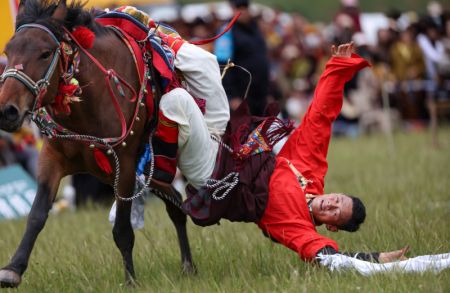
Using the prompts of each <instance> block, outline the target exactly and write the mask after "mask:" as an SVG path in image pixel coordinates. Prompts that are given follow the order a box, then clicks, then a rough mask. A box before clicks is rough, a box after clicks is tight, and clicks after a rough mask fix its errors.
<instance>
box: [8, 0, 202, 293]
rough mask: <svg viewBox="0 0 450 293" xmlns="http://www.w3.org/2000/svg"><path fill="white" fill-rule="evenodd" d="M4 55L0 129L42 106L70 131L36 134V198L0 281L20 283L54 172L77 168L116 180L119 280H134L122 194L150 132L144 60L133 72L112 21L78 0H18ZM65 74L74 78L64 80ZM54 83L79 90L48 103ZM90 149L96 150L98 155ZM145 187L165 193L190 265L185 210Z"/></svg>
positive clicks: (52, 192)
mask: <svg viewBox="0 0 450 293" xmlns="http://www.w3.org/2000/svg"><path fill="white" fill-rule="evenodd" d="M78 26H84V27H86V28H87V29H88V30H90V31H91V32H93V33H94V34H95V40H94V41H93V44H92V48H89V49H83V48H82V46H81V45H80V44H79V42H78V41H77V40H76V39H75V38H73V35H72V34H71V32H72V31H73V30H74V28H76V27H78ZM74 52H78V54H74ZM5 54H6V55H7V58H8V67H7V68H6V69H5V71H4V73H3V75H2V76H1V78H0V83H1V85H0V86H1V87H0V128H1V129H3V130H6V131H9V132H12V131H15V130H17V129H19V128H20V127H21V125H22V123H23V121H24V120H25V119H28V118H27V117H28V116H31V117H32V119H33V118H36V117H38V115H37V113H38V111H40V110H43V109H45V110H46V113H47V114H48V116H49V117H50V118H51V121H53V122H54V124H56V125H58V126H59V127H63V128H64V129H70V133H69V134H66V135H65V136H64V135H59V136H58V135H54V136H53V137H52V136H51V135H50V136H48V137H47V136H45V137H44V142H43V146H42V150H41V152H40V156H39V161H38V176H37V185H38V188H37V193H36V197H35V199H34V202H33V205H32V208H31V211H30V213H29V215H28V219H27V226H26V230H25V233H24V235H23V238H22V240H21V242H20V244H19V246H18V248H17V250H16V252H15V254H14V256H13V257H12V259H11V260H10V262H9V264H8V265H6V266H5V267H4V268H3V269H2V270H0V285H1V287H17V286H18V285H19V284H20V282H21V279H22V275H23V274H24V272H25V270H26V269H27V266H28V261H29V257H30V254H31V251H32V249H33V246H34V244H35V241H36V239H37V237H38V234H39V233H40V231H41V230H42V229H43V228H44V226H45V223H46V220H47V218H48V213H49V210H50V208H51V207H52V203H53V201H54V200H55V196H56V192H57V190H58V186H59V183H60V180H61V178H63V177H64V176H67V175H71V174H75V173H80V172H83V173H89V174H92V175H94V176H95V177H97V178H99V179H100V180H101V181H103V182H106V183H108V184H111V185H114V186H115V187H116V191H117V193H116V202H117V210H116V220H115V223H114V226H113V230H112V233H113V238H114V242H115V244H116V246H117V247H118V249H119V250H120V253H121V256H122V259H123V264H124V269H125V281H126V283H127V284H134V280H135V278H136V275H135V271H134V265H133V256H132V252H133V246H134V232H133V229H132V226H131V224H130V211H131V201H130V199H132V198H134V197H135V196H132V195H133V192H134V186H135V181H136V180H135V179H136V176H135V171H136V165H137V161H138V159H137V158H138V157H139V154H140V153H141V151H142V148H143V142H142V140H143V139H142V138H144V137H149V133H150V132H151V131H152V127H149V126H148V125H149V123H146V121H147V122H148V121H150V119H156V118H155V116H157V115H155V114H154V111H152V110H149V108H148V107H146V106H145V104H144V103H143V101H142V100H143V98H141V97H142V93H146V92H147V89H148V87H147V86H145V85H144V86H143V84H145V83H147V82H151V81H152V80H155V79H156V80H157V78H158V74H157V73H155V71H154V70H152V68H151V66H150V68H148V72H150V73H151V74H149V75H148V76H147V75H145V74H144V76H142V74H140V73H139V72H138V70H137V68H136V67H137V66H135V64H136V63H135V59H134V57H133V55H132V53H131V52H130V49H129V44H127V43H126V42H125V41H124V40H123V39H122V38H121V37H120V36H119V35H118V34H117V32H115V31H114V30H113V29H110V28H108V27H104V26H102V25H100V24H98V23H96V21H95V13H94V12H93V11H87V10H85V9H84V8H83V4H82V3H81V2H79V1H74V2H72V3H71V4H69V5H67V4H66V0H60V1H59V3H58V4H56V3H54V2H52V1H51V0H22V1H21V2H20V4H19V10H18V16H17V20H16V32H15V34H14V35H13V37H12V38H11V40H10V41H9V42H8V43H7V45H6V49H5ZM75 56H77V57H75ZM74 80H75V81H76V83H72V81H74ZM62 81H66V83H64V82H62ZM61 83H62V84H63V85H66V86H70V85H74V88H76V89H77V90H80V91H81V92H80V91H78V94H79V97H77V99H73V100H70V101H66V100H64V101H65V102H66V103H65V104H64V103H63V106H64V107H66V108H65V109H66V110H69V111H70V113H69V114H67V113H61V112H58V111H56V110H55V109H57V107H56V106H54V105H55V101H56V99H57V98H58V93H59V91H60V85H61ZM153 84H154V88H156V89H155V90H154V96H153V100H155V101H156V100H157V98H158V94H160V90H158V86H157V82H153ZM68 102H71V103H70V104H69V103H68ZM155 104H156V102H155ZM59 106H61V103H60V104H59ZM154 108H155V109H156V108H157V107H156V106H154ZM117 116H118V119H114V118H115V117H117ZM33 121H35V122H36V121H37V120H36V119H33ZM153 121H154V120H153ZM47 134H48V133H47ZM64 138H67V139H64ZM108 138H114V139H108ZM96 151H97V153H99V152H100V155H99V156H98V157H96V154H95V153H96ZM105 151H107V154H106V155H105V154H104V152H105ZM99 162H100V163H99ZM102 162H103V164H105V162H106V166H108V162H115V163H116V167H117V166H118V165H119V166H120V169H118V168H116V169H114V170H110V172H105V168H106V167H105V166H103V167H102V166H101V163H102ZM119 173H120V176H118V175H119ZM148 182H150V180H149V181H148ZM150 186H151V188H153V189H155V190H157V191H159V194H165V195H166V196H165V197H162V198H163V200H164V203H165V205H166V210H167V212H168V214H169V217H170V219H171V221H172V222H173V223H174V225H175V228H176V231H177V236H178V240H179V246H180V251H181V261H182V270H183V272H186V273H195V271H196V269H195V266H194V264H193V262H192V257H191V251H190V246H189V241H188V236H187V231H186V222H187V217H186V215H185V214H184V213H183V212H181V210H180V209H179V208H178V207H176V205H175V204H174V203H176V202H177V200H180V195H179V193H177V192H176V190H175V189H174V188H173V187H172V186H171V185H169V184H164V183H162V182H158V181H156V180H152V181H151V183H150Z"/></svg>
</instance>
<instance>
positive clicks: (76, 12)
mask: <svg viewBox="0 0 450 293" xmlns="http://www.w3.org/2000/svg"><path fill="white" fill-rule="evenodd" d="M84 5H85V2H81V1H79V0H74V1H72V3H70V4H67V16H66V19H65V20H64V23H61V22H60V21H57V20H55V19H53V18H52V17H51V16H52V15H53V12H54V11H55V9H56V7H57V3H55V0H22V5H21V8H20V10H19V14H18V15H17V19H16V29H17V28H18V27H20V26H22V25H24V24H28V23H38V24H41V25H44V26H46V27H47V28H49V29H50V30H51V31H52V32H53V33H54V34H55V36H56V37H57V38H58V39H61V38H62V34H63V30H62V26H63V25H64V26H65V27H66V28H67V29H69V30H72V29H73V28H74V27H77V26H85V27H88V28H89V29H91V30H93V31H94V32H95V33H96V34H101V33H103V32H105V31H106V30H105V29H104V28H103V27H102V26H100V25H98V24H97V23H96V22H95V11H94V10H90V11H87V10H85V9H84Z"/></svg>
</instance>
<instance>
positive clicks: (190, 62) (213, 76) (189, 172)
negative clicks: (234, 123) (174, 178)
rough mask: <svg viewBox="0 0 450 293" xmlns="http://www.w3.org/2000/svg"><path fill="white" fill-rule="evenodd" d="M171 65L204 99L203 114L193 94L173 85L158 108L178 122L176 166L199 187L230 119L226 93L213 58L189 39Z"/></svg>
mask: <svg viewBox="0 0 450 293" xmlns="http://www.w3.org/2000/svg"><path fill="white" fill-rule="evenodd" d="M175 67H177V68H178V69H179V70H181V71H182V72H183V75H184V78H185V80H186V83H187V85H188V87H189V91H190V92H192V94H193V95H195V96H196V97H197V98H201V99H204V100H205V101H206V111H205V115H203V114H202V113H201V111H200V109H199V107H198V106H197V104H196V103H195V101H194V99H193V97H192V96H191V95H190V94H189V93H188V92H187V91H186V90H184V89H182V88H176V89H174V90H172V91H170V92H168V93H166V94H164V95H163V96H162V97H161V102H160V105H159V107H160V110H161V111H162V113H163V114H164V116H166V117H167V118H169V119H170V120H172V121H175V122H176V123H177V124H178V131H179V133H178V159H177V161H178V168H179V169H180V170H181V173H182V174H183V175H184V176H185V177H186V179H187V180H188V182H189V183H191V184H192V185H193V186H194V187H196V188H199V187H201V186H202V185H204V184H205V183H206V180H207V179H208V178H210V177H211V174H212V172H213V170H214V164H215V159H216V155H217V150H218V144H217V142H216V141H214V140H212V139H211V135H214V136H216V137H218V138H220V137H221V136H222V135H223V134H224V132H225V129H226V126H227V123H228V120H229V119H230V110H229V106H228V100H227V96H226V94H225V90H224V89H223V87H222V82H221V77H220V69H219V65H218V63H217V59H216V57H215V56H214V55H212V54H211V53H209V52H207V51H205V50H203V49H201V48H199V47H197V46H195V45H191V44H189V43H185V44H183V45H182V46H181V48H180V50H179V51H178V53H177V56H176V59H175Z"/></svg>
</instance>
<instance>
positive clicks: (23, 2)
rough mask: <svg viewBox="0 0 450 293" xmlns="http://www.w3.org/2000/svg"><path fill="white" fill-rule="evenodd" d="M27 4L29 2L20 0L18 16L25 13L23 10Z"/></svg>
mask: <svg viewBox="0 0 450 293" xmlns="http://www.w3.org/2000/svg"><path fill="white" fill-rule="evenodd" d="M25 2H27V0H20V2H19V9H17V14H18V15H19V14H21V13H22V12H23V10H24V9H25ZM16 3H17V2H16Z"/></svg>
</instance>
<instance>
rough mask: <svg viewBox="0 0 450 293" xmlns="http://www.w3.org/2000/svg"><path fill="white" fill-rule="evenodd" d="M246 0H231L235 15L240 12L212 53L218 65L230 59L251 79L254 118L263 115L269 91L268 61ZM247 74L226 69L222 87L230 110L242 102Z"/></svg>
mask: <svg viewBox="0 0 450 293" xmlns="http://www.w3.org/2000/svg"><path fill="white" fill-rule="evenodd" d="M249 4H250V3H249V0H230V5H231V7H232V8H233V12H234V13H238V12H240V13H241V15H240V16H239V18H238V20H237V21H236V23H235V24H234V25H233V27H232V28H231V30H230V31H229V32H227V33H226V34H225V35H223V36H222V37H220V38H219V39H217V40H216V42H215V44H214V47H215V51H214V54H215V55H216V56H217V60H218V61H219V63H220V64H221V65H224V64H227V62H228V60H231V61H232V62H233V63H234V64H236V65H239V66H242V67H244V68H245V69H247V70H248V71H249V72H250V73H251V76H252V82H251V85H250V89H249V93H248V96H247V102H248V105H249V108H250V112H251V114H252V115H254V116H265V108H266V104H267V95H268V91H269V60H268V57H267V46H266V42H265V40H264V36H263V34H262V33H261V31H260V29H259V27H258V23H257V21H256V20H255V19H254V18H253V17H252V16H251V14H250V11H249ZM248 82H249V76H248V74H247V73H246V72H245V71H243V70H239V69H232V70H228V71H227V74H226V75H225V77H224V79H223V85H224V88H225V90H226V92H227V96H228V99H229V100H230V105H231V108H232V109H233V108H235V106H234V105H238V104H239V102H240V101H242V100H243V99H244V96H245V92H246V89H247V85H248Z"/></svg>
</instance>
